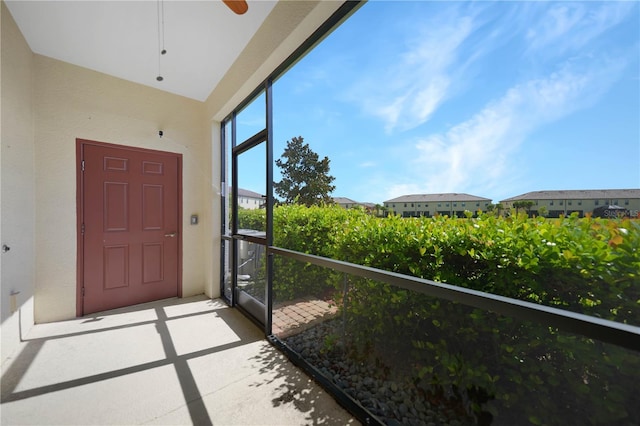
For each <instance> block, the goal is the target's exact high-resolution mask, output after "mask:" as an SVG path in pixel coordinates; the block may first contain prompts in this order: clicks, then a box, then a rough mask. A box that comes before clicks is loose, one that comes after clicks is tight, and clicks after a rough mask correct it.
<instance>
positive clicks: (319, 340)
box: [284, 321, 475, 426]
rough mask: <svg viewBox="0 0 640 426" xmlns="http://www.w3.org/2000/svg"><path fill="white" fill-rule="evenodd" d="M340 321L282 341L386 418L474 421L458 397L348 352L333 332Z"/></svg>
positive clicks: (455, 423) (457, 424)
mask: <svg viewBox="0 0 640 426" xmlns="http://www.w3.org/2000/svg"><path fill="white" fill-rule="evenodd" d="M340 327H341V326H340V322H339V321H327V322H324V323H321V324H318V325H316V326H314V327H311V328H308V329H306V330H305V331H303V332H301V333H299V334H296V335H294V336H290V337H288V338H285V339H284V342H285V343H286V344H287V345H288V346H289V347H291V348H292V349H293V350H295V351H296V352H298V353H299V354H300V355H302V356H303V357H304V358H305V359H306V360H307V361H308V362H309V363H310V364H312V365H313V366H314V367H316V368H317V369H318V370H320V371H321V372H322V373H323V374H324V375H325V376H326V377H327V378H329V379H330V380H331V381H332V382H333V383H335V384H336V385H337V386H338V387H340V388H341V389H343V390H344V391H345V392H346V393H347V394H349V395H350V396H351V397H352V398H354V399H356V400H358V401H359V402H360V404H361V405H362V406H363V407H364V408H366V409H367V410H369V411H370V412H371V413H372V414H374V415H375V416H376V417H378V418H379V419H380V420H381V421H382V422H384V423H385V424H388V425H399V424H402V425H421V426H422V425H427V426H433V425H451V426H462V425H468V424H475V419H474V418H473V417H470V416H468V415H467V414H466V413H465V412H464V410H462V409H461V405H460V403H459V401H450V400H448V399H446V398H445V397H442V396H440V397H436V396H435V395H433V394H427V393H426V392H425V390H424V389H423V388H421V387H419V386H416V385H415V384H414V383H412V381H411V380H410V379H409V378H404V377H401V376H400V375H397V374H394V373H393V372H391V371H390V369H389V368H388V367H386V366H384V365H383V364H382V363H381V362H360V361H356V360H354V359H351V358H349V357H347V356H346V355H345V354H344V351H343V350H341V347H340V343H339V342H337V341H334V340H332V338H331V336H335V335H337V334H336V330H339V329H340ZM398 362H400V363H401V362H402V360H399V361H398Z"/></svg>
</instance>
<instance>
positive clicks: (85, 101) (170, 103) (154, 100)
mask: <svg viewBox="0 0 640 426" xmlns="http://www.w3.org/2000/svg"><path fill="white" fill-rule="evenodd" d="M34 64H35V72H34V91H33V93H34V95H33V97H34V112H35V146H36V149H35V161H36V170H37V172H36V198H37V214H36V246H37V247H38V257H37V263H36V270H37V275H36V282H37V283H38V284H37V288H36V299H35V319H36V322H47V321H54V320H60V319H65V318H71V317H73V316H75V309H76V275H75V274H76V248H77V246H76V164H75V163H76V151H75V149H76V138H82V139H90V140H96V141H101V142H109V143H114V144H120V145H127V146H135V147H142V148H149V149H156V150H162V151H169V152H177V153H181V154H183V182H182V184H183V235H182V238H183V240H182V241H183V275H182V286H183V296H185V297H187V296H191V295H195V294H200V293H203V292H205V289H206V292H207V293H208V294H209V295H212V292H213V291H214V290H212V284H213V283H212V282H211V281H210V279H211V278H210V276H211V275H212V274H211V273H209V272H208V270H209V269H211V268H213V265H212V249H211V244H210V243H209V242H208V241H207V239H206V238H205V230H208V229H210V226H211V216H212V198H213V191H212V185H211V163H210V159H211V149H210V146H211V143H210V142H211V139H210V134H209V131H207V128H206V125H205V120H204V114H203V113H204V104H203V103H201V102H198V101H194V100H190V99H187V98H183V97H180V96H176V95H172V94H169V93H165V92H161V91H158V90H156V89H152V88H149V87H146V86H141V85H138V84H134V83H130V82H126V81H124V80H120V79H117V78H114V77H109V76H106V75H104V74H100V73H97V72H93V71H90V70H87V69H85V68H80V67H77V66H74V65H70V64H67V63H63V62H60V61H57V60H53V59H50V58H46V57H43V56H39V55H36V56H35V60H34ZM159 130H163V132H164V136H163V137H162V138H160V137H159V136H158V131H159ZM192 214H198V215H199V216H200V218H201V221H200V223H199V224H198V225H196V226H192V225H190V224H189V218H190V216H191V215H192ZM209 235H210V234H209Z"/></svg>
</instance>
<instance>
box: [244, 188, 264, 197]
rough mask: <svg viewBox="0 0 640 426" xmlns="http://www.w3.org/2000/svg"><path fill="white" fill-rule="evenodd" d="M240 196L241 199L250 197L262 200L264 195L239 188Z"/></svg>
mask: <svg viewBox="0 0 640 426" xmlns="http://www.w3.org/2000/svg"><path fill="white" fill-rule="evenodd" d="M238 195H239V196H240V197H249V198H260V199H262V198H263V197H262V194H258V193H257V192H253V191H249V190H248V189H242V188H238Z"/></svg>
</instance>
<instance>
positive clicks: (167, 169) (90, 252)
mask: <svg viewBox="0 0 640 426" xmlns="http://www.w3.org/2000/svg"><path fill="white" fill-rule="evenodd" d="M78 145H79V146H78V150H79V160H80V165H79V167H80V169H81V171H80V176H81V177H80V182H79V184H80V189H81V191H80V192H81V196H80V198H79V203H80V204H81V205H80V208H79V213H80V214H79V222H80V224H79V225H80V226H79V227H80V239H81V241H80V248H81V253H79V255H80V259H81V264H80V265H79V267H80V273H79V281H80V282H79V284H78V285H79V289H78V296H79V298H81V301H80V302H79V303H78V307H79V311H80V310H81V312H79V314H80V315H86V314H89V313H92V312H98V311H103V310H107V309H113V308H119V307H122V306H129V305H133V304H137V303H143V302H149V301H152V300H158V299H164V298H168V297H175V296H177V295H178V292H179V284H180V283H179V264H180V259H179V255H180V226H179V225H180V220H179V219H180V208H181V200H180V181H179V176H180V169H181V162H182V157H181V155H180V154H173V153H165V152H159V151H149V150H142V149H136V148H127V147H120V146H115V145H107V144H101V143H97V142H91V141H81V140H78Z"/></svg>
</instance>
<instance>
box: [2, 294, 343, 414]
mask: <svg viewBox="0 0 640 426" xmlns="http://www.w3.org/2000/svg"><path fill="white" fill-rule="evenodd" d="M252 344H253V346H255V350H253V346H252V347H251V350H252V351H248V350H247V348H246V347H247V345H252ZM242 347H245V348H242ZM240 350H242V351H243V352H239V351H240ZM256 351H257V354H256ZM238 356H241V357H243V356H246V357H247V358H248V359H247V360H243V359H234V357H238ZM209 360H211V362H215V363H219V364H224V363H225V362H226V361H227V360H230V363H229V365H227V366H226V368H228V369H230V370H234V369H235V371H229V374H231V375H232V377H230V378H228V379H225V378H224V376H220V377H219V378H216V379H215V380H214V379H211V380H207V377H202V375H209V376H211V375H213V374H212V373H211V372H217V371H218V370H216V369H215V367H216V366H210V365H208V362H209ZM231 361H232V362H231ZM203 363H204V364H207V366H206V369H205V370H197V371H196V367H194V365H202V364H203ZM221 368H222V369H224V368H225V366H221ZM160 373H162V374H160ZM223 373H224V371H223ZM221 374H222V373H221ZM233 374H236V376H233ZM154 375H155V376H158V378H157V379H156V380H158V383H157V384H156V383H155V382H154V383H150V384H148V385H141V384H140V383H139V381H140V380H142V378H143V377H151V378H152V379H153V376H154ZM161 375H163V376H162V378H160V377H159V376H161ZM247 377H249V378H251V380H250V382H249V384H248V387H249V388H253V390H259V391H260V392H258V393H256V394H255V395H253V396H255V397H256V398H258V399H260V398H264V395H265V394H262V395H260V393H261V392H271V394H268V397H269V398H271V396H272V395H275V397H273V398H271V405H272V407H273V408H275V409H281V407H282V406H283V405H286V404H292V406H291V407H290V408H294V409H295V410H296V411H298V412H301V413H302V414H303V415H304V419H305V422H307V423H308V424H345V423H351V420H349V419H350V416H348V415H347V414H345V413H343V412H340V410H338V412H337V413H336V414H332V410H328V411H327V410H324V411H323V410H322V409H319V408H318V406H317V404H318V401H319V400H320V398H321V397H324V398H325V400H326V398H327V397H328V396H327V395H326V394H324V392H323V391H322V390H321V389H320V388H319V387H318V386H317V385H315V384H314V383H313V382H312V380H311V379H310V378H309V377H308V376H306V375H305V374H304V373H302V372H301V371H300V370H298V369H297V368H295V367H293V365H292V364H290V363H289V362H288V361H287V360H286V358H285V357H284V356H283V355H282V354H281V353H280V352H279V351H278V350H277V349H275V348H274V347H272V346H271V345H269V344H268V343H267V342H266V341H265V339H264V336H263V335H262V333H261V332H260V330H259V329H258V328H257V327H255V326H254V325H253V324H252V323H251V322H249V321H248V320H247V319H246V318H245V317H243V316H242V315H241V314H240V313H239V312H238V311H237V310H234V309H231V308H229V307H228V306H227V305H226V304H224V303H223V302H222V301H220V300H210V299H207V298H205V297H204V296H201V297H195V298H188V299H169V300H164V301H159V302H153V303H148V304H144V305H138V306H134V307H129V308H123V309H118V310H114V311H109V312H104V313H97V314H92V315H90V316H88V317H84V318H78V319H75V320H71V321H64V322H59V323H54V324H42V325H37V326H35V327H34V330H32V331H31V332H30V333H29V334H28V336H27V337H26V338H25V339H24V341H23V343H22V345H21V350H20V351H19V353H17V356H16V357H15V358H14V359H13V360H12V362H11V363H10V364H9V365H8V366H7V367H6V368H3V372H2V383H1V393H0V396H1V400H0V402H1V404H2V412H3V414H2V418H1V420H2V424H15V423H23V422H26V423H33V422H36V423H37V422H38V419H39V418H41V420H42V421H44V422H46V423H50V422H54V423H55V422H56V419H58V418H57V417H55V415H56V414H57V413H58V410H63V409H64V407H57V406H55V404H56V403H55V401H56V398H54V397H53V396H54V395H55V396H56V397H57V398H62V395H67V394H71V395H74V394H80V395H83V394H85V395H86V392H95V393H97V394H100V397H102V398H104V397H111V395H108V392H105V391H104V388H105V386H106V385H105V384H106V383H108V384H109V386H114V385H113V383H114V382H117V383H118V386H120V387H119V388H117V389H118V391H119V392H120V391H121V392H123V393H125V394H126V393H127V392H129V393H130V394H131V395H132V396H131V397H130V398H129V399H135V398H138V400H137V401H135V402H132V403H131V407H128V408H127V407H125V408H123V410H124V411H123V412H120V413H118V416H119V417H117V418H116V420H114V418H112V417H110V416H111V415H112V414H113V413H110V412H108V410H106V411H107V412H105V413H104V414H102V415H103V416H104V417H103V419H104V423H121V422H122V421H123V420H124V421H125V422H126V423H140V422H147V421H149V420H150V421H152V422H153V421H154V420H157V419H162V418H163V416H166V415H167V413H169V414H172V413H173V414H175V413H176V412H178V411H180V410H183V409H184V408H185V407H186V410H188V418H187V415H186V413H185V415H184V418H183V420H184V423H191V424H197V425H211V424H213V423H214V422H213V419H214V418H216V414H217V415H219V413H213V412H212V410H217V408H212V407H215V402H216V401H219V400H220V399H221V398H223V397H224V398H231V397H234V396H233V395H228V393H229V392H232V390H233V389H235V388H234V387H233V384H234V383H240V382H241V380H244V379H246V378H247ZM125 380H126V382H124V381H125ZM174 381H177V383H178V384H179V386H178V387H179V391H178V390H176V391H175V392H174V393H177V394H178V395H165V394H167V393H168V392H169V391H168V390H167V388H169V387H170V386H171V384H172V383H173V382H174ZM121 382H123V383H127V384H125V385H124V387H123V383H121ZM227 382H228V384H225V383H227ZM137 386H146V387H145V389H147V393H146V394H145V395H140V396H136V395H137V394H139V392H137V391H135V388H136V387H137ZM225 386H226V389H227V390H224V389H225ZM127 388H129V389H127ZM149 389H151V392H149V391H148V390H149ZM156 392H157V394H158V400H157V401H155V400H154V398H155V393H156ZM218 392H220V393H218ZM222 392H227V394H223V393H222ZM234 392H237V391H235V390H234ZM241 392H242V390H241ZM149 393H150V394H149ZM105 394H107V396H105ZM323 394H324V395H323ZM160 396H162V398H161V397H160ZM113 397H114V398H117V397H118V396H115V395H114V396H113ZM66 398H69V397H68V396H67V397H66ZM163 398H164V399H163ZM238 398H243V399H245V400H243V401H242V403H249V404H250V403H251V401H250V400H251V398H252V393H251V391H248V392H245V393H244V394H242V395H238ZM247 399H248V401H247ZM65 401H66V399H65ZM167 401H169V403H170V404H174V405H175V406H174V405H172V406H165V405H168V404H167ZM48 404H50V405H48ZM227 405H229V404H227ZM114 406H117V405H115V403H114ZM30 407H32V408H30ZM72 407H73V402H72V401H70V402H69V406H68V407H67V411H68V409H70V408H72ZM181 407H182V408H181ZM127 409H128V410H130V411H131V413H130V418H126V416H127V415H128V414H127V412H126V410H127ZM34 410H35V412H34ZM95 411H99V410H95ZM141 411H142V413H140V412H141ZM325 411H326V412H325ZM334 411H335V410H334ZM65 415H68V414H65ZM91 415H94V414H93V413H91ZM99 415H100V413H97V414H95V416H99ZM38 416H41V417H38ZM235 416H236V415H235V414H233V418H229V419H228V420H229V423H248V422H252V420H251V419H252V418H251V417H247V418H245V419H244V420H243V418H242V417H237V418H236V417H235ZM254 416H257V417H256V418H255V419H256V420H255V422H256V423H262V424H268V423H269V420H268V418H266V419H265V417H264V415H261V414H260V413H254ZM59 419H62V420H59V422H60V423H65V422H66V421H65V420H64V419H69V420H68V421H69V422H78V421H79V420H80V419H77V418H76V419H75V421H74V418H73V417H64V415H61V417H59ZM259 419H262V421H260V420H259ZM85 420H87V423H90V422H94V423H96V422H97V423H101V419H100V418H99V417H95V418H92V419H85ZM141 420H142V421H141ZM216 420H220V419H219V418H216ZM222 420H223V421H224V420H225V419H222ZM265 421H266V423H264V422H265ZM180 422H182V420H180ZM225 423H226V421H225Z"/></svg>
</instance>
